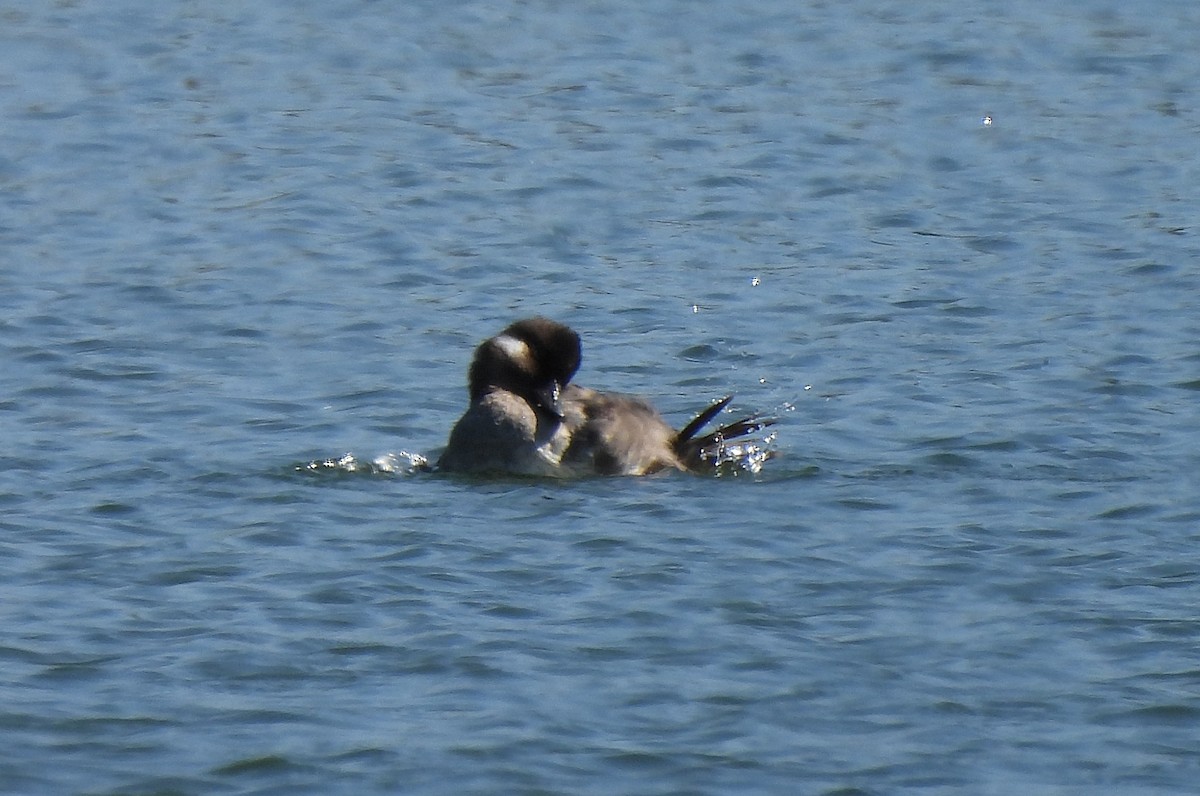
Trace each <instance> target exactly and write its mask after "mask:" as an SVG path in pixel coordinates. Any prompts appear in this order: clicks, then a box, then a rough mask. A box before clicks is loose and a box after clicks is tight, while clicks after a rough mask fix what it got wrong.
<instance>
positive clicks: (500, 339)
mask: <svg viewBox="0 0 1200 796" xmlns="http://www.w3.org/2000/svg"><path fill="white" fill-rule="evenodd" d="M492 342H493V343H495V344H496V345H497V346H499V348H500V350H501V351H503V352H504V353H505V354H508V358H509V359H511V360H512V361H513V362H515V363H517V364H518V365H520V366H521V367H523V368H525V369H529V368H531V367H532V365H533V352H532V351H530V350H529V344H528V343H526V342H525V341H524V340H518V339H517V338H516V337H513V336H512V335H511V334H500V335H496V336H495V337H493V338H492Z"/></svg>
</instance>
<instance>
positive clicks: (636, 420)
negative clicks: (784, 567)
mask: <svg viewBox="0 0 1200 796" xmlns="http://www.w3.org/2000/svg"><path fill="white" fill-rule="evenodd" d="M581 362H582V344H581V341H580V337H579V334H578V333H577V332H575V330H573V329H571V328H570V327H569V326H567V325H565V324H563V323H559V322H558V321H554V320H551V319H549V318H545V317H541V316H538V317H533V318H526V319H523V320H519V321H516V322H515V323H512V324H510V325H509V326H508V327H506V328H505V329H504V330H503V331H501V332H500V333H499V334H496V335H494V336H492V337H489V338H488V339H487V340H484V341H483V342H482V343H480V344H479V346H478V347H477V348H476V349H475V354H474V357H473V358H472V360H471V365H470V367H469V369H468V371H467V384H468V390H467V391H468V396H469V403H468V406H467V409H466V411H465V412H464V413H463V415H462V417H461V418H459V420H458V422H456V423H455V424H454V426H453V428H452V429H451V431H450V436H449V439H448V440H447V443H446V447H445V449H444V450H443V452H442V454H441V456H440V458H439V460H438V464H437V469H438V470H439V471H443V472H449V473H467V474H476V475H478V474H496V475H516V476H535V477H555V478H576V477H584V476H597V475H608V476H615V475H623V476H641V475H649V474H651V473H657V472H661V471H680V472H692V473H702V472H712V471H714V470H715V468H716V464H717V463H719V461H720V458H721V452H722V451H723V450H724V449H725V445H726V443H727V442H728V441H729V440H734V439H738V438H741V437H745V436H747V435H750V434H753V433H754V432H756V431H758V430H759V429H762V428H764V427H766V426H769V425H771V424H772V423H773V422H774V421H773V420H772V419H770V418H763V417H760V416H759V415H750V416H748V417H744V418H741V419H740V420H736V421H734V422H732V423H728V424H726V425H723V426H721V427H720V428H718V429H716V430H715V431H712V432H709V433H707V434H703V435H698V432H699V431H700V430H701V429H703V428H704V427H705V426H707V425H708V424H709V422H710V421H712V419H713V418H714V417H716V416H717V415H718V414H719V413H720V412H721V411H722V410H724V409H725V407H726V406H728V405H729V402H730V401H732V400H733V396H732V395H727V396H725V397H724V398H721V399H720V400H717V401H715V402H713V403H711V404H710V405H709V406H708V407H707V408H705V409H704V410H703V411H701V412H700V413H698V414H697V415H696V416H695V417H694V418H693V419H692V420H691V421H690V422H689V423H687V424H686V425H685V426H683V427H682V428H681V429H678V430H676V429H675V428H674V427H673V426H671V425H670V424H669V423H668V422H667V421H666V420H664V419H663V417H662V416H661V415H660V414H659V413H658V411H657V410H656V409H655V408H654V406H653V405H652V404H651V403H650V402H649V401H647V400H646V399H645V398H642V397H639V396H635V395H625V394H621V393H613V392H602V391H600V390H593V389H590V388H587V387H582V386H579V385H576V384H574V383H573V382H572V379H573V378H574V377H575V374H576V373H577V372H578V370H579V366H580V363H581Z"/></svg>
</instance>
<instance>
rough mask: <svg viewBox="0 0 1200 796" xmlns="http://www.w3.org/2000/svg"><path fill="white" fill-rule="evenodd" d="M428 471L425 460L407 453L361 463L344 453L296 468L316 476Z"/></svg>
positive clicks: (427, 463)
mask: <svg viewBox="0 0 1200 796" xmlns="http://www.w3.org/2000/svg"><path fill="white" fill-rule="evenodd" d="M430 469H431V468H430V466H429V460H428V459H427V458H425V457H424V456H423V455H421V454H420V453H411V452H409V451H400V452H399V453H385V454H383V455H382V456H376V457H375V458H374V459H372V460H370V461H363V460H361V459H359V458H358V457H356V456H355V455H354V454H353V453H344V454H342V455H341V456H338V457H336V458H329V459H320V460H314V461H311V462H308V463H307V464H302V465H297V466H296V470H297V471H300V472H309V473H318V474H320V473H334V474H352V473H353V474H365V475H411V474H413V473H421V472H428V471H429V470H430Z"/></svg>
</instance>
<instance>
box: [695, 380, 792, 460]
mask: <svg viewBox="0 0 1200 796" xmlns="http://www.w3.org/2000/svg"><path fill="white" fill-rule="evenodd" d="M732 400H733V396H732V395H726V396H725V397H724V398H722V399H721V400H719V401H717V402H716V403H714V404H713V405H712V406H710V407H708V408H707V409H705V410H704V411H703V412H701V413H700V414H698V415H696V418H695V419H694V420H692V422H690V423H688V424H687V425H686V426H684V427H683V429H681V430H680V432H679V433H678V434H676V435H675V441H674V448H675V454H676V455H677V456H678V457H679V459H680V461H682V462H683V463H684V465H686V466H687V468H688V469H689V470H700V471H704V470H712V469H715V468H717V467H720V466H721V465H722V464H726V463H729V462H735V463H736V462H738V461H740V460H741V459H743V458H746V457H748V456H750V455H756V456H758V457H759V459H761V458H763V457H764V456H765V457H769V455H770V454H769V452H765V453H764V451H762V450H761V449H760V448H758V447H757V446H754V445H748V444H746V443H745V442H742V443H735V444H732V445H731V444H730V442H731V441H733V440H739V439H742V438H743V437H747V436H749V435H750V434H753V433H754V432H756V431H759V430H761V429H764V428H766V427H767V426H770V425H773V424H774V423H775V418H773V417H762V416H761V415H757V414H753V415H748V416H746V417H743V418H742V419H741V420H735V421H733V422H732V423H727V424H725V425H723V426H721V427H720V428H718V429H717V430H716V431H711V432H709V433H708V434H704V435H703V436H699V437H697V436H696V432H698V431H699V430H700V429H702V428H704V427H705V426H706V425H708V423H709V422H710V421H711V420H712V419H713V418H714V417H716V416H717V415H718V414H719V413H720V412H721V410H722V409H724V408H725V407H726V406H728V405H729V402H730V401H732Z"/></svg>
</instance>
